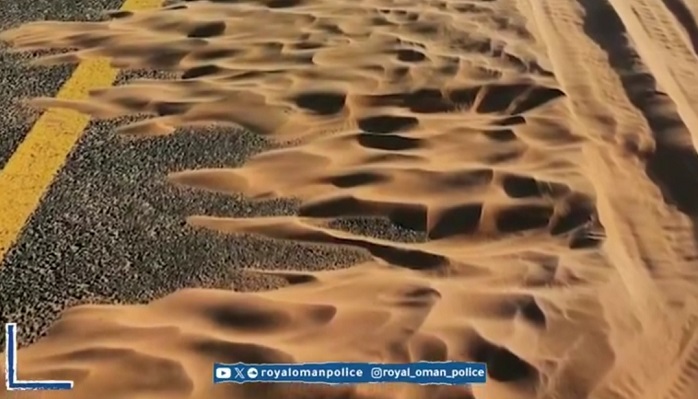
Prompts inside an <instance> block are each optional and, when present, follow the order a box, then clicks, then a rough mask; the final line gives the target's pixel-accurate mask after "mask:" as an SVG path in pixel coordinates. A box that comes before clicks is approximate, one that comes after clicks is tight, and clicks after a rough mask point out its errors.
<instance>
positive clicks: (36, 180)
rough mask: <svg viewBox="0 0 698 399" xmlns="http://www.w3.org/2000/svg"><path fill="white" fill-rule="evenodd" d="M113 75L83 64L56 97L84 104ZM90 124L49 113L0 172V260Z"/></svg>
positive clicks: (134, 5)
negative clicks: (92, 91) (93, 91)
mask: <svg viewBox="0 0 698 399" xmlns="http://www.w3.org/2000/svg"><path fill="white" fill-rule="evenodd" d="M161 4H162V0H126V1H125V2H124V4H123V5H122V7H121V10H123V11H138V10H147V9H153V8H157V7H159V6H160V5H161ZM118 73H119V70H118V69H115V68H112V67H111V66H110V65H109V60H108V59H105V58H98V59H92V60H87V61H83V62H81V63H80V64H79V65H78V66H77V68H75V71H74V72H73V74H72V76H71V77H70V79H68V81H66V82H65V84H64V85H63V86H62V87H61V89H60V90H59V91H58V94H57V95H56V97H57V98H60V99H66V100H84V99H86V98H88V95H89V92H90V91H91V90H94V89H99V88H105V87H109V86H111V85H112V84H113V83H114V81H115V80H116V77H117V74H118ZM89 121H90V117H89V116H87V115H84V114H81V113H79V112H77V111H74V110H68V109H63V108H51V109H48V110H47V111H46V112H44V113H43V114H42V115H41V116H40V117H39V119H38V120H37V121H36V123H35V124H34V126H33V127H32V128H31V130H30V131H29V133H27V135H26V137H25V139H24V141H22V143H20V145H19V146H18V147H17V150H16V151H15V152H14V154H12V157H11V158H10V159H9V160H8V161H7V164H6V165H5V167H4V168H3V170H2V171H0V260H2V259H3V258H4V257H5V254H6V253H7V251H8V250H9V249H10V247H11V246H12V245H13V244H14V243H15V241H16V240H17V237H18V236H19V234H20V233H21V232H22V229H23V227H24V224H25V223H26V222H27V220H29V218H30V217H31V215H32V214H33V213H34V210H35V209H36V208H37V207H38V206H39V203H40V202H41V198H42V197H43V195H44V193H45V192H46V190H47V189H48V188H49V186H50V185H51V182H52V181H53V179H54V177H55V176H56V174H57V173H58V171H59V170H60V169H61V168H62V167H63V164H64V163H65V159H66V158H67V157H68V155H69V154H70V152H71V150H72V149H73V147H74V146H75V143H77V141H78V139H80V137H81V136H82V133H83V131H84V130H85V127H86V126H87V124H88V123H89Z"/></svg>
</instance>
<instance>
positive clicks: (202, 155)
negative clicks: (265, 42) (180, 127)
mask: <svg viewBox="0 0 698 399" xmlns="http://www.w3.org/2000/svg"><path fill="white" fill-rule="evenodd" d="M119 6H120V2H118V1H116V0H89V1H81V0H11V1H9V0H8V1H4V2H3V3H2V5H0V29H2V30H5V29H8V28H11V27H15V26H17V25H20V24H22V23H25V22H29V21H34V20H93V19H98V18H100V17H101V15H102V12H103V11H104V10H109V9H117V8H119ZM5 49H6V48H2V49H1V50H0V126H1V129H2V140H0V167H4V165H5V164H6V162H7V160H8V159H9V158H10V157H11V156H12V154H13V152H14V151H15V150H16V149H17V146H18V144H19V143H20V142H21V141H22V140H23V139H24V137H25V135H26V133H27V132H28V131H29V130H30V128H31V126H32V125H33V124H34V122H35V121H36V119H37V118H38V116H39V115H40V113H39V112H37V111H33V110H30V109H28V108H26V107H24V106H22V104H21V100H23V99H26V98H31V97H34V96H53V95H55V93H56V92H57V91H58V89H59V88H60V86H61V85H62V84H63V82H65V80H66V79H67V78H68V77H69V76H70V75H71V73H72V71H73V67H50V68H47V67H32V66H29V65H28V64H27V60H28V56H26V55H17V54H8V53H6V52H5V51H4V50H5ZM144 73H147V72H129V73H122V74H121V75H120V77H119V79H118V82H117V83H116V84H123V83H125V82H127V81H128V80H129V79H132V78H134V77H138V76H141V77H142V76H143V74H144ZM150 74H151V75H153V74H157V73H155V72H151V73H150ZM119 123H123V121H110V122H93V123H91V124H90V125H89V126H88V128H87V129H86V131H85V133H84V135H83V136H82V138H81V140H80V141H79V143H78V144H77V146H76V147H75V148H74V149H73V151H72V153H71V154H70V155H69V156H68V158H67V160H66V165H65V166H64V167H63V169H62V170H60V171H59V172H58V174H57V176H56V177H55V179H54V181H53V183H52V185H51V186H50V188H49V189H48V191H47V193H46V194H45V196H44V197H43V200H42V202H41V204H40V206H39V207H38V209H36V211H35V212H34V214H33V216H32V217H31V218H30V219H29V221H28V222H27V223H26V224H25V225H24V228H23V231H22V233H21V234H20V236H19V238H18V239H17V241H16V243H15V245H14V246H13V247H12V248H11V249H10V250H9V251H8V253H7V254H6V255H5V257H4V258H3V259H2V261H1V263H0V324H4V323H6V322H16V323H18V325H19V337H18V338H19V343H20V346H22V345H27V344H29V343H31V342H34V341H35V340H36V339H38V338H39V337H40V336H41V335H42V334H45V332H46V331H47V329H48V327H50V325H51V323H52V322H53V321H55V320H56V318H57V317H58V316H59V315H60V312H61V311H62V310H63V309H65V308H66V307H69V306H72V305H76V304H81V303H143V302H147V301H149V300H152V299H154V298H157V297H161V296H163V295H166V294H168V293H170V292H172V291H174V290H177V289H179V288H184V287H218V288H227V289H231V288H232V289H236V290H255V289H260V288H270V287H273V286H275V285H277V284H278V282H277V281H273V280H271V279H268V278H262V277H258V276H255V275H250V274H249V273H242V272H241V270H242V269H244V268H247V267H254V268H280V269H288V268H294V269H303V270H315V269H317V268H319V267H322V266H324V265H328V264H330V265H334V266H336V267H341V266H345V265H350V264H353V263H355V262H357V261H359V260H361V258H363V257H364V256H365V255H364V254H362V253H360V252H358V251H353V250H349V249H331V248H327V247H315V246H307V245H300V244H294V243H280V242H272V241H269V240H266V239H262V238H255V237H250V236H223V235H218V234H216V233H212V232H207V231H202V230H194V229H192V228H189V227H188V226H185V225H184V218H185V217H186V216H188V215H192V214H208V215H230V216H253V215H279V214H292V213H294V212H295V211H296V204H295V203H293V202H292V201H281V200H279V201H270V202H265V203H251V202H249V201H245V200H244V199H242V198H234V197H228V196H221V195H214V194H206V193H202V192H199V191H194V190H183V189H179V188H176V187H173V186H171V185H169V184H168V183H167V182H166V181H165V176H166V174H167V173H168V172H172V171H179V170H183V169H190V168H197V167H219V166H236V165H240V164H241V163H242V162H244V161H245V160H246V159H247V158H248V157H249V156H250V155H252V154H255V153H258V152H260V151H262V150H264V149H265V148H269V143H267V142H266V141H265V140H264V139H263V138H261V137H259V136H257V135H255V134H253V133H251V132H241V131H234V130H231V129H214V128H211V129H209V130H208V131H197V132H184V131H183V132H178V133H177V134H175V135H173V136H171V137H166V138H154V139H142V140H126V139H124V138H122V137H119V136H117V135H116V134H115V133H114V127H115V126H117V125H118V124H119ZM0 211H1V212H12V209H2V210H0ZM0 341H2V342H3V343H4V336H3V337H1V338H0Z"/></svg>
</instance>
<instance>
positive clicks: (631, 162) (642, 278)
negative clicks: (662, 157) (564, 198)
mask: <svg viewBox="0 0 698 399" xmlns="http://www.w3.org/2000/svg"><path fill="white" fill-rule="evenodd" d="M580 3H583V2H580ZM580 3H577V2H574V1H552V0H548V1H530V2H528V4H523V3H522V4H521V7H520V9H521V10H522V12H524V13H525V12H526V11H527V10H528V14H529V17H530V18H531V19H532V20H533V21H534V22H535V25H536V26H537V27H538V29H539V32H538V33H539V34H538V36H539V37H540V38H542V40H543V41H544V42H545V44H546V46H547V47H548V50H549V51H548V53H549V56H550V58H551V62H552V64H553V66H554V72H555V75H556V77H557V78H558V81H559V82H560V84H561V86H562V88H563V90H564V91H565V92H566V94H567V96H568V103H569V107H570V111H571V113H572V118H574V119H576V120H577V121H578V122H579V124H578V126H580V127H581V129H580V130H583V131H582V132H581V133H582V134H583V135H586V136H587V137H589V138H590V144H588V145H587V146H586V148H585V156H586V158H587V167H588V168H589V169H590V175H592V176H595V179H593V181H594V185H595V189H596V191H597V195H598V206H599V213H600V217H601V219H602V223H603V224H604V225H605V226H606V228H607V236H608V238H607V243H608V245H607V246H606V248H609V250H607V256H608V258H609V260H610V262H611V264H612V265H614V267H615V268H616V270H617V272H618V274H619V280H618V284H619V285H621V286H622V288H623V289H624V290H626V291H627V294H628V297H627V298H626V299H625V300H626V301H628V303H627V305H628V308H630V309H634V315H632V316H630V318H629V317H628V315H627V314H623V312H622V310H621V309H622V308H623V307H621V306H617V305H616V304H614V302H616V303H617V302H622V300H621V298H619V296H620V292H622V291H620V290H614V289H609V291H608V294H600V300H601V301H602V302H606V304H607V305H608V306H607V307H606V318H607V319H608V322H609V325H610V328H611V333H610V334H611V336H613V337H615V339H617V340H618V342H619V343H620V342H624V343H625V344H619V345H618V346H617V347H618V348H619V350H618V351H617V353H616V357H617V359H618V360H617V361H616V363H615V366H614V369H613V370H611V372H610V373H608V374H607V376H606V378H605V379H604V380H603V381H602V382H600V384H599V385H598V386H597V388H596V389H595V390H594V391H593V393H592V395H590V396H591V397H603V398H615V397H635V398H648V399H649V398H655V397H672V398H683V397H688V396H685V395H686V394H687V393H688V392H690V388H691V385H690V384H691V383H692V382H691V378H690V377H691V375H692V374H693V373H694V370H695V368H694V367H691V366H690V365H691V364H693V363H695V361H696V360H695V355H694V354H693V352H695V351H696V339H695V336H694V334H693V333H692V331H693V330H694V329H693V328H691V327H690V325H691V324H692V320H694V319H695V317H694V315H695V311H694V309H695V308H694V306H692V305H691V304H690V303H688V304H684V310H682V311H676V310H673V309H672V308H671V307H670V306H669V303H668V298H667V292H666V290H663V289H662V287H661V286H660V285H658V283H657V281H656V280H655V279H654V274H656V270H657V269H660V270H661V274H663V275H664V276H665V277H667V276H671V275H672V274H673V275H674V276H676V275H679V274H681V273H682V271H685V270H686V269H688V268H689V266H691V265H689V264H688V263H689V262H687V261H686V257H685V256H683V255H682V254H680V253H678V252H677V250H676V249H675V248H674V247H673V245H672V241H673V240H674V238H675V237H677V236H682V235H683V236H686V235H690V230H691V223H690V220H689V218H687V217H686V216H685V215H683V214H681V213H680V212H677V210H676V209H675V208H674V207H673V206H671V205H669V204H667V203H665V201H664V200H663V199H662V195H661V193H660V192H659V190H658V189H657V187H654V185H653V184H652V182H651V181H650V180H649V178H648V177H647V175H646V174H645V172H644V171H643V166H644V165H645V162H644V161H645V159H646V157H648V155H649V158H650V159H651V157H652V156H654V154H653V153H654V150H655V149H656V148H655V144H656V143H654V141H655V137H653V129H652V127H651V126H650V124H649V123H648V119H649V118H648V116H647V115H644V114H643V113H642V112H641V110H639V109H638V108H637V107H636V105H635V104H634V103H637V102H638V100H637V99H635V101H632V100H631V98H632V94H633V93H629V92H628V91H627V89H626V88H625V87H624V86H625V85H624V84H623V83H624V82H623V81H622V79H621V76H620V75H619V73H618V71H615V69H614V68H613V66H612V65H610V62H609V54H607V53H606V52H604V51H603V48H601V46H599V45H597V43H594V41H593V40H590V37H589V34H588V32H585V31H584V26H585V23H588V22H589V21H593V20H594V19H597V20H598V19H599V18H607V17H608V14H609V11H610V13H611V14H612V12H613V9H610V10H609V9H608V8H607V9H605V10H604V9H603V8H604V7H603V4H602V3H595V4H593V5H592V6H591V7H589V4H587V8H586V9H584V8H583V4H580ZM649 10H651V9H649ZM645 11H647V9H646V10H645ZM625 17H626V18H625V20H627V19H628V16H627V15H626V16H625ZM621 20H622V21H623V22H625V20H624V19H623V18H621ZM626 26H627V25H626ZM660 26H666V25H660ZM604 27H605V28H608V27H607V26H606V24H604ZM614 33H615V34H616V35H617V36H618V37H619V38H622V34H623V32H622V31H618V32H614ZM605 34H606V36H609V32H605ZM635 37H637V35H635ZM645 40H650V39H645ZM670 40H671V39H670ZM673 42H674V43H680V41H676V40H673ZM650 46H652V44H651V43H648V42H647V41H645V42H644V47H643V48H644V50H645V51H644V53H645V54H646V53H647V51H648V49H649V48H650ZM638 50H639V49H638ZM677 52H678V51H677ZM641 54H643V53H641ZM689 54H690V53H689ZM683 59H684V62H685V63H688V61H687V60H686V58H685V57H683ZM627 63H628V64H633V63H635V64H637V61H636V60H627ZM654 64H657V63H656V62H655V63H654ZM651 71H652V72H654V73H655V74H658V75H659V76H658V79H660V78H661V81H662V82H666V81H667V80H669V83H676V80H675V78H672V79H668V78H669V77H672V75H671V74H667V73H662V71H657V66H656V65H655V68H653V69H652V68H651ZM688 79H689V80H688V81H689V82H690V79H691V77H689V78H688ZM689 86H690V85H689ZM670 94H671V95H672V98H673V99H674V101H675V102H676V103H677V106H678V108H679V111H682V112H681V113H680V114H681V116H682V118H683V119H684V122H685V123H686V124H687V125H688V126H691V127H695V126H696V125H695V124H693V123H692V122H693V120H692V118H694V117H695V114H694V113H693V111H692V108H690V107H687V106H686V101H684V103H683V107H681V106H680V105H681V97H679V101H677V100H676V98H675V97H674V95H675V94H676V90H673V91H671V92H670ZM678 94H681V93H678ZM686 119H688V120H686ZM693 131H694V132H695V130H693ZM599 132H602V133H599ZM694 137H695V135H694ZM618 151H623V152H626V154H625V156H622V157H617V156H613V154H614V153H617V152H618ZM618 182H625V183H624V184H618ZM647 193H650V195H647ZM629 209H630V211H628V210H629ZM622 210H624V211H622ZM672 224H673V225H674V226H680V227H679V228H676V227H671V228H670V227H669V226H670V225H672ZM657 232H661V233H660V234H657ZM682 241H683V240H682ZM614 243H615V244H616V245H613V244H614ZM610 248H614V250H610ZM653 271H655V272H653ZM669 278H671V277H669ZM617 288H620V287H617ZM605 295H608V296H607V297H605ZM632 317H635V318H637V321H639V324H640V327H636V328H634V329H633V328H627V327H625V329H624V328H623V326H627V325H628V323H631V324H632V320H629V319H631V318H632ZM686 320H688V322H686ZM687 326H688V327H689V328H686V327H687ZM637 331H640V333H639V334H638V333H637ZM659 342H661V343H662V345H661V346H660V345H657V343H659ZM660 348H661V349H660ZM648 359H651V361H648ZM638 365H642V366H640V367H637V366H638ZM657 370H662V371H664V373H663V375H662V376H661V377H659V378H657V376H656V373H657ZM683 370H688V371H683ZM689 374H691V375H689ZM648 381H656V383H655V384H652V385H651V384H650V383H648ZM682 395H684V396H682Z"/></svg>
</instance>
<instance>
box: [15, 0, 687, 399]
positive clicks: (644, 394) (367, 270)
mask: <svg viewBox="0 0 698 399" xmlns="http://www.w3.org/2000/svg"><path fill="white" fill-rule="evenodd" d="M616 3H621V2H620V1H618V2H616V1H607V0H596V1H592V0H493V1H484V0H483V1H456V0H441V1H417V0H402V1H398V0H393V1H389V0H352V1H348V0H347V1H343V0H305V1H303V0H265V1H258V2H244V1H223V0H217V1H209V2H205V1H190V2H185V3H177V4H170V5H168V6H167V7H165V8H163V9H160V10H155V11H143V12H135V13H132V12H114V13H112V14H111V16H110V19H109V20H108V21H103V22H91V23H87V22H79V23H78V22H74V23H73V22H37V23H32V24H28V25H25V26H22V27H19V28H17V29H15V30H12V31H7V32H4V33H3V36H2V37H1V38H2V39H3V40H6V41H8V42H9V43H10V44H11V45H13V46H14V47H15V48H16V49H18V50H37V49H47V48H58V49H71V51H70V52H67V53H61V54H59V55H53V56H50V57H47V58H43V59H40V60H39V62H42V63H57V64H60V63H66V62H68V63H71V62H79V61H80V60H83V59H87V58H91V57H110V58H111V59H112V60H113V61H112V63H113V65H114V66H117V67H120V68H127V69H142V68H150V69H156V70H168V71H175V72H177V73H178V74H179V75H178V76H179V78H177V79H176V80H151V81H139V82H133V83H130V84H128V85H124V86H118V87H111V88H108V89H104V90H100V91H98V92H95V93H93V95H92V97H91V99H90V100H89V101H66V100H57V99H47V98H43V99H36V100H34V101H33V104H34V105H36V106H40V107H67V108H72V109H75V110H78V111H81V112H83V113H86V114H88V115H90V116H92V117H94V118H98V119H110V118H118V117H123V116H134V115H141V114H148V115H150V117H149V118H147V119H145V120H142V121H140V122H137V123H134V124H129V125H125V126H123V127H122V128H121V131H122V132H123V133H124V134H128V135H137V136H139V135H140V136H144V135H148V136H152V135H167V134H173V133H175V134H176V131H177V129H178V128H180V127H191V126H194V127H196V126H204V125H209V124H212V123H214V124H220V125H230V126H231V127H242V128H245V129H247V130H250V131H253V132H255V133H257V134H259V135H263V136H265V137H266V138H268V139H270V140H274V141H276V142H278V143H279V145H280V147H278V148H276V149H273V150H269V151H266V152H264V153H261V154H259V155H256V156H254V157H252V158H250V159H249V160H248V161H247V162H246V163H245V164H244V165H243V166H241V167H239V168H234V169H232V168H231V169H204V170H191V171H186V172H177V173H173V174H172V175H170V180H171V182H172V183H173V184H177V185H182V186H187V187H194V188H198V189H201V190H208V191H214V192H220V193H229V194H231V195H238V194H242V195H244V196H245V197H248V198H251V199H258V200H265V199H270V198H294V199H298V200H300V201H301V203H302V205H301V207H300V210H299V212H298V214H297V215H294V216H284V215H279V216H269V217H255V218H225V217H213V216H209V215H192V216H191V217H190V218H189V219H188V223H189V224H190V225H193V226H196V227H200V228H204V229H212V230H215V231H218V232H220V233H222V234H254V235H260V236H264V237H267V238H272V239H278V240H292V241H299V242H305V243H309V244H322V245H333V246H336V245H339V246H349V247H354V248H359V249H362V250H364V251H365V252H366V253H368V254H370V255H371V259H372V260H370V261H368V262H365V263H361V264H358V265H355V266H354V267H351V268H348V269H344V270H334V271H325V272H318V273H309V272H295V273H294V272H278V273H277V272H267V273H270V274H273V275H275V276H278V277H281V278H283V279H285V280H287V281H288V286H286V287H284V288H281V289H278V290H273V291H268V292H258V293H237V292H232V291H225V290H206V289H186V290H182V291H179V292H176V293H174V294H171V295H169V296H166V297H164V298H161V299H159V300H156V301H154V302H151V303H149V304H147V305H133V306H126V305H100V306H96V305H91V306H78V307H75V308H72V309H70V310H68V311H67V312H65V314H64V315H63V317H62V318H61V319H60V321H58V322H57V323H56V324H55V325H54V326H53V328H52V329H51V331H50V332H49V334H48V336H47V337H45V338H43V339H42V340H40V341H39V342H38V343H36V344H33V345H31V346H29V347H27V348H25V349H23V350H21V351H20V368H21V370H22V375H20V377H22V378H25V379H26V378H44V379H49V378H50V379H72V380H74V381H75V389H74V390H73V391H71V392H66V393H63V394H55V395H54V394H51V395H50V397H54V396H55V397H57V398H58V397H70V398H75V399H79V398H96V397H100V398H127V397H128V398H145V397H148V398H200V399H216V398H250V399H261V398H274V399H276V398H286V399H300V398H306V399H310V398H313V399H315V398H317V399H320V398H323V399H329V398H337V399H339V398H356V399H369V398H371V399H378V398H405V399H408V398H430V399H450V398H476V399H493V398H498V399H533V398H542V399H548V398H549V399H557V398H559V399H563V398H565V399H587V398H588V399H609V398H610V399H659V398H666V399H668V398H672V399H694V398H695V395H696V392H698V378H696V377H698V337H697V334H698V329H697V328H696V316H698V307H697V305H696V298H698V296H696V295H697V294H698V285H697V281H698V280H697V278H698V264H697V263H698V248H696V240H695V234H694V233H695V229H694V218H695V216H696V213H698V191H697V190H698V189H697V187H698V185H696V180H697V178H698V173H696V171H698V157H697V156H696V153H695V150H694V149H693V145H692V143H693V142H694V137H695V134H696V133H698V129H697V128H698V125H696V123H695V122H694V120H696V118H695V114H694V109H695V106H696V105H698V102H696V101H694V98H693V97H692V96H695V94H692V93H689V92H688V91H686V90H687V89H686V88H691V87H698V86H696V84H698V75H696V72H695V71H697V70H698V68H697V67H698V57H696V52H695V50H694V48H693V45H692V41H691V38H694V39H695V38H696V36H692V33H694V32H693V30H692V29H691V27H692V26H694V25H691V24H690V23H689V22H690V21H694V20H695V19H694V17H695V15H694V14H691V12H692V11H691V9H690V7H689V6H687V5H684V4H683V3H681V1H680V0H674V1H668V0H667V1H664V2H662V1H660V0H626V1H624V2H623V3H622V4H620V5H619V4H616ZM675 15H680V16H681V18H678V17H676V16H675ZM687 21H688V22H687ZM648 57H649V58H648ZM350 217H370V218H375V219H378V220H389V221H390V223H392V224H394V225H395V226H399V227H401V228H402V229H409V230H412V231H416V232H419V233H420V234H418V235H416V237H418V238H416V239H411V240H400V239H398V238H396V237H395V236H387V237H386V236H381V235H377V234H373V233H374V232H375V229H372V228H371V226H370V223H369V222H366V223H365V224H356V225H354V226H353V227H352V228H349V227H347V226H349V225H348V224H340V223H338V221H340V220H344V219H346V218H350ZM264 256H265V254H263V253H260V254H259V259H260V260H259V262H260V264H263V263H264ZM245 266H246V265H231V267H245ZM192 267H196V265H192ZM418 360H429V361H443V360H458V361H478V362H486V363H487V364H488V372H489V376H488V378H489V381H488V383H487V384H485V385H477V386H473V387H449V386H402V385H395V384H393V385H365V386H364V385H362V386H347V387H341V386H321V385H313V386H300V385H280V384H275V385H264V384H251V385H235V384H229V385H223V386H214V385H212V384H211V374H210V373H211V365H212V364H213V363H214V362H229V363H232V362H280V363H289V362H324V361H375V362H410V361H418ZM44 395H46V394H44ZM26 397H31V395H30V394H26ZM37 397H38V396H37Z"/></svg>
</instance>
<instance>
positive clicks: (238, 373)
mask: <svg viewBox="0 0 698 399" xmlns="http://www.w3.org/2000/svg"><path fill="white" fill-rule="evenodd" d="M242 370H243V369H242V368H240V367H235V378H239V379H241V380H244V379H245V375H244V374H243V373H242Z"/></svg>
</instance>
